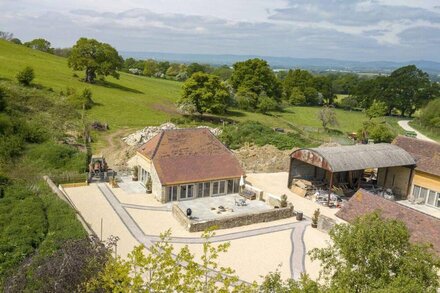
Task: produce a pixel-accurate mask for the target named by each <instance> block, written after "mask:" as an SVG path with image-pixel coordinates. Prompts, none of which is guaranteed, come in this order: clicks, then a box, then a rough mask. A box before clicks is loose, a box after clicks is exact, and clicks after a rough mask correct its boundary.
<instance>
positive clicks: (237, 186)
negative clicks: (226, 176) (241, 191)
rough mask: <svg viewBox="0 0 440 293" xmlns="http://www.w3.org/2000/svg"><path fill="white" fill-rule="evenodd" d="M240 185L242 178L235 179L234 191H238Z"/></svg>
mask: <svg viewBox="0 0 440 293" xmlns="http://www.w3.org/2000/svg"><path fill="white" fill-rule="evenodd" d="M239 185H240V180H238V179H235V180H234V193H238V188H239Z"/></svg>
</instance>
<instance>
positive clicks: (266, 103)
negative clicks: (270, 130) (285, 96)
mask: <svg viewBox="0 0 440 293" xmlns="http://www.w3.org/2000/svg"><path fill="white" fill-rule="evenodd" d="M277 107H278V104H277V102H276V101H275V100H274V99H271V98H269V97H268V96H267V95H266V93H265V92H262V93H261V94H260V95H259V96H258V106H257V110H258V112H261V113H263V114H266V113H267V112H269V111H273V110H276V109H277Z"/></svg>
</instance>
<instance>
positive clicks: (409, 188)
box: [406, 167, 414, 199]
mask: <svg viewBox="0 0 440 293" xmlns="http://www.w3.org/2000/svg"><path fill="white" fill-rule="evenodd" d="M413 177H414V167H411V170H410V171H409V178H408V186H407V187H406V199H408V197H409V193H410V191H411V186H412V181H413Z"/></svg>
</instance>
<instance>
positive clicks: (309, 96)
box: [303, 87, 322, 106]
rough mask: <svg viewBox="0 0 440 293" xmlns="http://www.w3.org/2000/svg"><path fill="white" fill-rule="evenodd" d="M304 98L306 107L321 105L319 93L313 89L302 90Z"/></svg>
mask: <svg viewBox="0 0 440 293" xmlns="http://www.w3.org/2000/svg"><path fill="white" fill-rule="evenodd" d="M303 93H304V96H305V98H306V104H307V105H311V106H312V105H319V104H321V100H322V99H321V98H320V95H319V92H318V91H317V90H316V89H315V88H314V87H306V88H305V89H304V90H303Z"/></svg>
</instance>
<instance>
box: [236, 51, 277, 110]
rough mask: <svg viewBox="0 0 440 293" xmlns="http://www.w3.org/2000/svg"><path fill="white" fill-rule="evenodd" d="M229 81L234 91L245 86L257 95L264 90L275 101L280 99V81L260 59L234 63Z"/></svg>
mask: <svg viewBox="0 0 440 293" xmlns="http://www.w3.org/2000/svg"><path fill="white" fill-rule="evenodd" d="M230 83H231V85H232V88H233V89H234V90H235V91H237V90H238V89H239V88H247V89H248V90H250V91H252V92H254V93H256V94H257V95H260V94H261V93H262V92H265V93H266V95H267V96H268V97H269V98H271V99H274V100H275V101H276V102H277V103H278V102H279V101H280V99H281V93H282V88H281V83H280V81H279V80H278V79H277V78H276V76H275V74H274V72H273V71H272V69H271V68H270V66H269V64H268V63H267V62H266V61H264V60H262V59H257V58H256V59H249V60H247V61H244V62H237V63H235V64H234V72H233V73H232V75H231V78H230Z"/></svg>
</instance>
